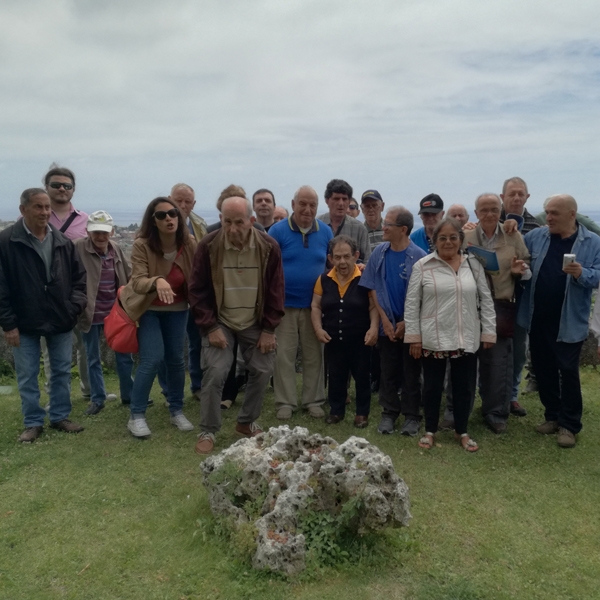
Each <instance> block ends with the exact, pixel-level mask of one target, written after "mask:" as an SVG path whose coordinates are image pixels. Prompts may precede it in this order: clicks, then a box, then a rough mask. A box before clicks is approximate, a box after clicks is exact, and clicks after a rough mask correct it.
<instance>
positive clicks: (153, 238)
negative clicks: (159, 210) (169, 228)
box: [136, 196, 189, 255]
mask: <svg viewBox="0 0 600 600" xmlns="http://www.w3.org/2000/svg"><path fill="white" fill-rule="evenodd" d="M163 202H166V203H167V204H170V205H171V206H172V207H173V208H174V209H175V210H176V211H177V231H176V232H175V243H176V244H177V250H179V249H180V248H181V247H182V246H183V245H184V244H185V243H186V242H187V240H188V237H189V231H188V229H187V227H186V225H185V223H184V219H183V217H182V215H181V211H180V210H179V207H178V206H177V205H176V204H175V203H174V202H173V201H172V200H170V199H169V198H166V197H164V196H159V197H158V198H154V200H152V202H150V204H148V206H147V208H146V212H145V213H144V218H143V219H142V225H141V226H140V229H139V231H138V232H137V235H136V237H140V238H144V239H145V240H147V241H148V247H149V248H150V250H152V252H154V253H155V254H158V255H162V253H163V250H162V246H161V245H160V235H159V233H158V227H156V222H155V221H154V212H155V211H156V207H157V206H158V205H159V204H162V203H163Z"/></svg>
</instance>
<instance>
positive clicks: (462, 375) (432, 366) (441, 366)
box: [421, 354, 477, 433]
mask: <svg viewBox="0 0 600 600" xmlns="http://www.w3.org/2000/svg"><path fill="white" fill-rule="evenodd" d="M421 361H422V363H423V407H424V412H425V430H426V431H430V432H431V433H435V432H436V431H437V430H438V424H439V420H440V404H441V403H442V391H443V389H444V376H445V374H446V363H447V362H448V361H449V362H450V381H451V384H452V400H453V402H454V430H455V431H456V433H467V424H468V422H469V412H470V410H471V398H472V397H473V394H474V393H475V382H476V380H477V355H476V354H465V355H464V356H460V357H458V358H433V357H432V356H427V357H423V358H422V359H421Z"/></svg>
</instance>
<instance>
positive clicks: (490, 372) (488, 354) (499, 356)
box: [479, 337, 514, 423]
mask: <svg viewBox="0 0 600 600" xmlns="http://www.w3.org/2000/svg"><path fill="white" fill-rule="evenodd" d="M513 362H514V359H513V340H512V338H506V337H498V339H497V340H496V343H495V344H494V345H493V346H492V347H491V348H487V349H484V348H483V347H481V348H480V350H479V394H480V395H481V412H482V413H483V418H484V419H485V420H486V421H487V422H488V423H506V421H508V415H509V413H510V401H511V399H512V392H513Z"/></svg>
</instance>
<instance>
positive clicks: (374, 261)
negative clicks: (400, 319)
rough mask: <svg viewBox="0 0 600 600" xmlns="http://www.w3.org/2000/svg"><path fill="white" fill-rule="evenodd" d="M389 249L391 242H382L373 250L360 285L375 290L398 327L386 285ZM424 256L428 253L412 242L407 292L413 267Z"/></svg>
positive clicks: (381, 304)
mask: <svg viewBox="0 0 600 600" xmlns="http://www.w3.org/2000/svg"><path fill="white" fill-rule="evenodd" d="M389 247H390V243H389V242H382V243H381V244H379V246H376V247H375V248H374V249H373V254H371V258H370V259H369V262H368V263H367V266H366V267H365V270H364V271H363V274H362V276H361V278H360V284H359V285H361V286H362V287H366V288H367V289H369V290H375V293H376V294H377V302H379V306H381V308H382V309H383V311H384V312H385V314H386V316H387V318H388V319H389V320H390V322H391V324H392V325H393V326H394V327H396V320H395V318H394V313H393V311H392V305H391V302H390V297H389V295H388V290H387V286H386V285H385V252H386V250H387V249H388V248H389ZM424 256H427V253H426V252H425V251H423V250H422V249H421V248H419V247H418V246H417V245H416V244H415V243H414V242H412V241H411V242H410V244H409V245H408V247H407V248H406V281H407V286H406V289H407V290H408V282H409V281H410V276H411V274H412V269H413V266H414V264H415V263H416V262H417V261H418V260H420V259H421V258H423V257H424ZM404 299H406V298H404ZM379 335H383V325H381V324H380V325H379Z"/></svg>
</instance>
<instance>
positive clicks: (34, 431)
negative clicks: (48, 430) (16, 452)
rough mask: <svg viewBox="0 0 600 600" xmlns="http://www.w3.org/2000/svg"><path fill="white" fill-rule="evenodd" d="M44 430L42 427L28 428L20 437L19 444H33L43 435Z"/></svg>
mask: <svg viewBox="0 0 600 600" xmlns="http://www.w3.org/2000/svg"><path fill="white" fill-rule="evenodd" d="M42 431H44V428H43V427H42V426H41V425H35V426H33V427H27V428H26V429H25V431H24V432H23V433H22V434H21V435H20V436H19V442H23V443H24V444H31V442H34V441H35V440H37V439H38V438H39V437H40V435H42Z"/></svg>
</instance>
